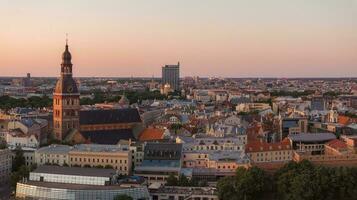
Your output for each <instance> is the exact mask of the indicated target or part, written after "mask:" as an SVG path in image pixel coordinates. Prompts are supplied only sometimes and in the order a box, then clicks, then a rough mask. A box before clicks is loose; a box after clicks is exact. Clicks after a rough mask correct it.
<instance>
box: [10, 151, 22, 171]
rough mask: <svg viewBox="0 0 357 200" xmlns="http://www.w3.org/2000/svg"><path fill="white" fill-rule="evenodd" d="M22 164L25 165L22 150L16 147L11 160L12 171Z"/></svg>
mask: <svg viewBox="0 0 357 200" xmlns="http://www.w3.org/2000/svg"><path fill="white" fill-rule="evenodd" d="M23 165H25V157H24V152H23V151H22V149H21V147H16V149H15V157H14V160H13V161H12V171H13V172H15V171H17V170H19V168H20V167H21V166H23Z"/></svg>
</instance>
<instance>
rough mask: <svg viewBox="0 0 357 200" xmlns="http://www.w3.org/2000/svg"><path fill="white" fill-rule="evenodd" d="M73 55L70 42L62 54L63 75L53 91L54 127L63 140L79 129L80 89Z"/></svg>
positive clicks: (59, 137) (57, 137)
mask: <svg viewBox="0 0 357 200" xmlns="http://www.w3.org/2000/svg"><path fill="white" fill-rule="evenodd" d="M71 60H72V55H71V53H70V52H69V50H68V42H67V41H66V48H65V51H64V52H63V54H62V63H61V76H60V77H59V79H58V81H57V83H56V87H55V90H54V92H53V129H54V134H55V137H56V139H58V140H63V139H64V138H65V137H66V136H67V134H68V133H69V132H70V131H71V130H72V129H77V130H79V110H80V104H79V91H78V87H77V83H76V82H75V80H74V79H73V77H72V61H71Z"/></svg>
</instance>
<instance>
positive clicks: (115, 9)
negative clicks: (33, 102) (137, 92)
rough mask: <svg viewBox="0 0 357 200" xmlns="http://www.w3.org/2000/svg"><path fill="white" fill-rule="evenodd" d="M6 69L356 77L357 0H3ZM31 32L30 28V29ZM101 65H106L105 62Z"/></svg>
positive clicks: (13, 72)
mask: <svg viewBox="0 0 357 200" xmlns="http://www.w3.org/2000/svg"><path fill="white" fill-rule="evenodd" d="M0 12H1V13H2V14H1V16H2V17H1V18H0V22H1V23H2V24H4V27H6V29H5V30H4V31H2V32H1V33H0V38H1V39H0V46H1V47H0V54H1V55H2V56H1V62H0V69H1V70H2V73H1V76H25V75H26V73H27V72H29V73H31V75H32V76H38V77H39V76H50V77H57V76H58V74H59V70H58V69H59V65H60V61H61V60H60V58H59V57H58V55H59V54H60V53H61V52H62V51H63V47H64V44H65V34H66V33H69V46H70V50H71V52H72V54H73V64H74V66H73V70H74V76H75V77H93V76H95V77H130V76H134V77H151V76H154V77H160V76H161V67H162V66H163V65H165V64H175V63H177V62H178V61H180V62H181V64H182V65H181V70H180V71H181V77H184V76H196V75H197V76H203V77H211V76H218V77H238V78H239V77H356V76H357V67H356V65H357V57H356V55H357V28H356V27H357V26H356V25H357V3H356V1H355V0H346V1H332V0H328V1H308V2H305V1H290V2H289V3H287V2H284V1H280V0H274V1H269V3H267V2H259V1H250V2H249V3H248V2H246V1H227V2H225V4H222V3H219V2H215V1H205V4H203V3H202V1H197V2H191V3H190V5H187V3H185V2H174V1H152V2H150V3H147V2H141V3H137V2H132V1H104V2H103V3H98V1H89V2H88V3H87V4H84V3H83V1H74V2H73V1H61V2H47V1H31V3H30V2H25V1H19V0H15V1H3V2H1V3H0ZM24 33H25V34H24ZM99 69H100V70H99Z"/></svg>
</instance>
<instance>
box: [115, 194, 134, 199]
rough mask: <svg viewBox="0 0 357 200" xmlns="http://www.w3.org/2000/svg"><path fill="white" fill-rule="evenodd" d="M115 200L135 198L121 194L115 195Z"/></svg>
mask: <svg viewBox="0 0 357 200" xmlns="http://www.w3.org/2000/svg"><path fill="white" fill-rule="evenodd" d="M114 200H133V197H131V196H129V195H126V194H119V195H117V196H115V197H114Z"/></svg>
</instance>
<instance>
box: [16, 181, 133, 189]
mask: <svg viewBox="0 0 357 200" xmlns="http://www.w3.org/2000/svg"><path fill="white" fill-rule="evenodd" d="M22 184H26V185H32V186H38V187H45V188H56V189H70V190H119V189H127V188H123V187H120V186H119V185H83V184H73V183H54V182H41V181H27V182H26V183H22Z"/></svg>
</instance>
